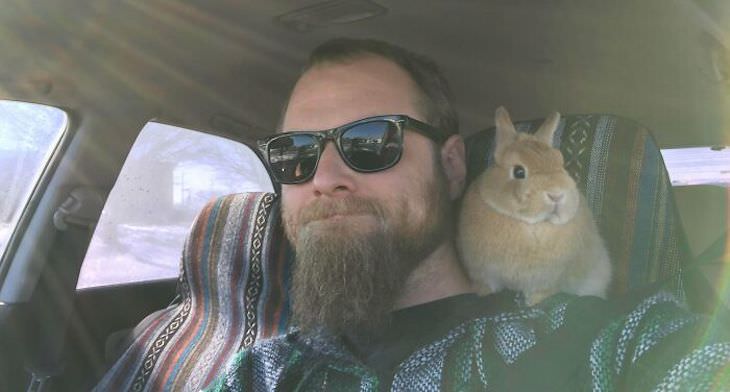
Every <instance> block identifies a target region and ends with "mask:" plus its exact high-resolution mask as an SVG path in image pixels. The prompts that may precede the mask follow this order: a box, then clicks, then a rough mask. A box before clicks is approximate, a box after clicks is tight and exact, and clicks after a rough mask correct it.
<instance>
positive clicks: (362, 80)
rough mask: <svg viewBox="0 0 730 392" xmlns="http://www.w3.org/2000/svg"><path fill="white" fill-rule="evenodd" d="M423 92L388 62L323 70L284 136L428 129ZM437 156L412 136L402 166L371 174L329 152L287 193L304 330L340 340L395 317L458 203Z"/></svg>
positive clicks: (305, 87) (293, 108)
mask: <svg viewBox="0 0 730 392" xmlns="http://www.w3.org/2000/svg"><path fill="white" fill-rule="evenodd" d="M416 91H417V90H416V87H415V85H414V84H413V82H412V81H411V79H410V78H409V76H408V75H407V74H406V73H405V71H403V70H402V69H400V68H399V67H398V66H397V65H395V64H393V63H392V62H390V61H388V60H386V59H383V58H380V57H375V56H367V57H362V58H358V59H355V60H352V61H351V62H348V63H344V64H324V65H320V66H316V67H314V68H312V69H310V70H309V71H307V72H306V73H305V74H304V75H303V76H302V78H301V79H300V80H299V82H298V83H297V85H296V87H295V88H294V91H293V92H292V96H291V98H290V101H289V105H288V108H287V111H286V114H285V117H284V121H283V129H284V130H287V131H291V130H322V129H328V128H334V127H336V126H339V125H343V124H346V123H349V122H352V121H355V120H359V119H362V118H365V117H370V116H376V115H383V114H406V115H409V116H411V117H413V118H416V119H419V120H422V121H425V118H424V116H423V114H422V113H421V112H420V111H419V110H418V109H417V106H416V97H417V95H416ZM438 157H439V153H438V148H435V147H434V144H433V142H432V141H431V140H429V139H427V138H426V137H425V136H422V135H420V134H418V133H416V132H413V131H406V132H405V135H404V149H403V154H402V157H401V160H400V162H398V164H396V165H395V166H394V167H392V168H390V169H387V170H384V171H381V172H376V173H368V174H363V173H358V172H355V171H353V170H352V169H350V168H349V167H348V166H347V165H346V164H345V162H344V161H343V160H342V158H341V157H340V156H339V154H338V152H337V150H336V148H335V146H334V145H333V144H332V143H328V145H327V146H326V147H325V149H324V151H323V152H322V157H321V158H320V161H319V165H318V168H317V171H316V173H315V175H314V177H313V178H312V179H311V180H310V181H308V182H306V183H303V184H298V185H283V186H282V208H283V219H284V225H285V229H286V233H287V236H288V238H289V239H290V241H291V242H292V244H293V245H294V248H295V251H296V254H297V263H296V267H295V272H294V279H293V289H292V297H293V302H294V317H295V319H296V321H297V322H298V324H299V325H300V327H302V328H303V329H305V330H307V329H309V330H312V329H316V328H318V327H325V328H327V329H329V330H330V331H332V332H335V333H340V332H344V331H346V330H348V329H349V328H352V327H365V328H373V327H377V326H378V325H379V324H381V323H382V321H383V320H385V319H386V318H387V314H388V313H389V312H390V311H391V310H392V306H393V303H394V301H395V299H396V298H397V296H398V294H399V293H400V291H399V290H400V289H401V288H402V287H403V285H404V283H405V280H406V279H407V277H408V275H409V274H410V272H411V271H412V270H413V269H414V268H415V267H416V266H417V264H418V262H419V261H420V260H422V259H423V258H424V257H426V256H427V255H428V254H430V253H431V252H432V251H433V250H434V249H435V248H436V247H438V246H439V245H440V244H441V243H443V241H444V240H445V230H447V228H448V227H449V225H448V223H447V221H448V217H447V216H448V215H449V214H450V211H449V210H450V200H449V193H448V188H447V185H446V180H445V178H444V174H443V173H442V171H441V169H440V163H439V162H438V159H439V158H438Z"/></svg>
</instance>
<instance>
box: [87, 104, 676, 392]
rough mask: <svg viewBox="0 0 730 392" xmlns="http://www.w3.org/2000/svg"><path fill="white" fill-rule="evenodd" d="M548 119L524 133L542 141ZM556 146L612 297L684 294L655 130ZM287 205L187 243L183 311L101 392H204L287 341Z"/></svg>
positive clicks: (144, 328) (475, 146)
mask: <svg viewBox="0 0 730 392" xmlns="http://www.w3.org/2000/svg"><path fill="white" fill-rule="evenodd" d="M541 122H542V120H534V121H524V122H518V123H517V124H516V127H517V129H518V130H519V131H522V132H532V131H534V130H535V129H537V127H538V126H539V125H540V124H541ZM493 135H494V130H493V129H488V130H485V131H481V132H477V133H476V134H474V135H472V136H471V137H469V138H468V140H467V143H466V144H467V146H468V147H467V149H468V150H467V161H468V162H467V163H468V178H469V179H472V178H474V177H475V176H476V175H477V174H478V173H479V172H481V171H482V170H484V168H485V167H486V166H487V165H488V164H489V162H490V161H491V153H492V144H493V143H492V140H493ZM554 144H555V145H556V146H558V147H559V148H560V149H561V151H562V152H563V154H564V155H565V164H566V168H567V170H568V172H569V173H570V174H571V175H572V176H573V177H574V179H575V180H576V182H577V184H578V186H579V188H580V189H581V190H582V191H583V192H584V193H585V195H586V197H587V200H588V202H589V204H590V206H591V209H592V210H593V213H594V215H595V218H596V220H597V223H598V226H599V229H600V231H601V233H602V235H603V236H604V239H605V242H606V245H607V248H608V250H609V253H610V255H611V258H612V261H613V263H614V271H615V274H614V279H613V283H612V286H611V295H620V294H623V293H625V292H627V291H628V290H630V289H632V288H637V287H640V286H643V285H646V284H647V283H650V282H664V283H665V286H666V287H667V288H669V289H670V290H673V291H674V292H675V293H676V294H678V295H679V296H682V295H683V290H682V280H681V278H680V272H681V268H682V261H683V260H685V259H687V258H688V255H689V252H688V247H687V244H686V240H685V238H684V234H683V231H682V227H681V224H680V220H679V218H678V214H677V212H676V209H675V206H674V201H673V199H672V192H671V187H670V182H669V178H668V176H667V172H666V169H665V167H664V164H663V161H662V157H661V154H660V152H659V149H658V148H657V146H656V144H655V142H654V140H653V138H652V137H651V135H650V134H649V132H648V131H647V129H646V128H644V127H642V126H640V125H638V124H636V123H635V122H633V121H631V120H628V119H625V118H621V117H617V116H613V115H602V114H589V115H569V116H564V118H563V119H562V120H561V123H560V126H559V128H558V130H557V131H556V133H555V139H554ZM279 220H280V214H279V209H278V202H277V196H276V195H275V194H269V193H248V194H236V195H229V196H223V197H220V198H218V199H217V200H213V201H211V202H210V203H209V204H208V205H206V206H205V208H204V209H203V210H202V211H201V213H200V215H199V216H198V217H197V219H196V221H195V223H194V225H193V227H192V230H191V232H190V235H189V237H188V239H187V241H186V245H185V249H184V252H183V257H182V264H181V269H182V270H181V273H180V280H179V288H178V290H179V297H180V300H179V301H178V302H177V303H176V304H175V305H173V306H171V307H169V308H167V309H165V310H162V311H159V312H156V313H154V314H152V315H150V316H149V317H148V318H147V319H145V320H143V322H142V323H141V324H140V325H141V327H140V328H137V331H136V332H135V333H134V336H133V339H131V341H132V343H131V345H130V346H129V347H128V348H127V349H126V350H125V351H124V353H123V354H122V355H121V357H120V358H119V359H118V360H117V362H116V364H115V365H114V366H113V367H112V368H111V370H110V371H109V372H108V373H107V374H106V375H105V376H104V378H103V379H102V381H101V382H100V383H99V384H98V386H97V390H99V391H115V390H122V391H128V390H131V391H160V390H174V391H196V390H200V389H202V388H204V387H205V386H206V385H208V384H209V383H210V382H211V381H212V380H213V379H214V378H215V376H216V374H217V373H219V372H220V371H221V370H222V369H223V367H224V366H225V363H226V361H227V360H228V359H229V358H230V357H231V356H232V355H233V354H234V353H235V352H237V351H238V350H241V349H245V348H246V347H249V346H251V345H252V344H253V343H254V342H255V341H256V340H258V339H262V338H266V337H269V336H274V335H277V334H281V333H284V332H285V331H286V329H287V326H288V322H289V301H288V294H287V293H288V284H289V279H288V277H289V271H290V267H291V263H292V252H291V249H290V248H289V245H288V244H287V241H286V240H285V238H284V235H283V232H282V229H281V224H280V222H279Z"/></svg>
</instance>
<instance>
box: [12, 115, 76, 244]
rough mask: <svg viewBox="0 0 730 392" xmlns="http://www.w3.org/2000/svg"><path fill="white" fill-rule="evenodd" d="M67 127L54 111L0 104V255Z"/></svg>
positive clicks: (66, 123)
mask: <svg viewBox="0 0 730 392" xmlns="http://www.w3.org/2000/svg"><path fill="white" fill-rule="evenodd" d="M67 126H68V115H67V114H66V112H64V111H63V110H61V109H58V108H56V107H52V106H46V105H39V104H34V103H27V102H18V101H0V255H2V254H3V253H4V252H5V248H6V247H7V244H8V240H9V239H10V236H11V234H12V233H13V231H14V230H15V228H16V226H17V224H18V221H19V220H20V216H21V215H22V213H23V210H24V209H25V206H26V205H27V203H28V201H29V200H30V197H31V195H32V193H33V189H34V188H35V186H36V184H37V183H38V180H39V179H40V178H41V175H42V174H43V170H44V169H45V168H46V165H47V164H48V163H49V161H50V158H51V156H52V155H53V151H54V150H55V149H56V147H57V146H58V143H59V141H60V140H61V137H62V136H63V134H64V132H65V131H66V128H67Z"/></svg>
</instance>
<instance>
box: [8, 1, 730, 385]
mask: <svg viewBox="0 0 730 392" xmlns="http://www.w3.org/2000/svg"><path fill="white" fill-rule="evenodd" d="M2 10H3V11H2V12H0V49H1V50H2V53H3V56H2V58H1V59H0V64H2V67H0V100H3V101H7V102H29V103H34V104H41V105H45V106H49V107H54V108H59V109H60V110H61V111H62V112H63V113H65V115H66V116H67V122H66V123H65V125H64V127H63V132H61V133H60V134H59V135H60V136H59V137H58V140H57V141H54V144H53V145H52V148H51V150H50V152H49V153H48V154H47V155H46V156H45V158H44V159H45V161H44V164H43V166H42V168H41V170H40V175H39V177H38V179H37V181H36V182H34V183H33V184H32V189H31V190H32V191H31V192H30V193H29V195H28V197H27V200H24V201H23V203H21V204H19V206H20V207H18V211H19V212H18V219H17V223H16V224H15V226H14V227H13V229H12V231H10V232H9V234H8V237H7V239H4V237H2V236H0V252H2V253H0V257H1V258H0V390H8V391H16V390H32V391H56V390H57V391H78V390H89V389H91V388H93V387H94V386H95V385H97V384H98V383H99V382H101V383H102V384H99V385H100V387H99V388H100V390H186V389H191V390H195V389H200V388H202V387H204V386H205V385H207V384H208V383H209V382H210V381H212V380H213V379H214V377H215V375H216V374H217V372H218V371H220V369H222V367H223V366H224V365H225V362H226V360H227V359H228V357H230V355H232V353H234V352H236V351H237V350H238V349H240V348H244V347H248V346H250V345H251V344H253V342H254V341H255V340H257V339H260V338H265V337H268V336H273V335H276V334H279V333H282V332H283V331H285V329H286V326H287V323H288V319H287V311H288V302H287V301H288V300H287V296H286V287H287V279H286V277H287V273H288V268H289V265H290V262H291V260H290V259H291V251H290V250H289V248H288V247H287V244H286V243H285V241H284V240H283V239H282V235H281V233H280V232H279V231H280V228H279V223H278V219H279V217H278V214H277V209H276V206H277V205H278V204H277V203H278V202H277V197H276V195H275V193H271V192H272V191H273V190H275V187H271V185H267V186H266V187H264V188H262V189H260V191H262V192H260V193H245V192H246V191H247V190H249V188H245V187H238V188H236V187H234V188H232V189H234V190H233V191H227V190H224V189H228V188H219V184H218V183H219V182H232V183H235V181H208V180H206V181H207V182H206V181H202V180H201V179H200V178H202V177H205V176H204V175H203V174H204V170H202V169H200V170H199V171H197V172H195V171H192V172H190V173H198V177H200V178H198V180H194V179H193V180H187V181H189V182H188V183H189V184H195V186H196V187H200V188H211V189H213V188H214V189H213V190H212V191H211V193H210V194H211V195H213V196H214V198H213V199H212V200H209V199H208V198H205V199H202V198H200V199H201V200H199V204H197V207H195V208H194V213H192V215H191V216H193V217H194V216H197V219H196V220H195V221H194V222H193V220H192V218H189V220H188V221H184V222H182V221H181V222H182V223H181V225H182V227H184V230H182V231H180V233H179V234H180V238H187V241H186V242H185V244H184V245H175V246H176V247H177V248H176V250H175V252H176V253H174V255H173V256H164V257H163V256H160V255H161V253H158V252H157V250H156V248H155V249H146V250H144V251H143V252H142V256H139V257H141V258H142V259H145V257H147V258H148V260H142V262H148V263H150V264H154V263H162V262H164V263H167V264H168V265H172V266H173V267H172V270H171V271H172V272H170V273H166V274H164V275H160V277H158V278H154V277H153V278H145V279H141V280H136V281H132V282H126V283H120V282H115V283H113V284H101V285H97V286H84V285H82V284H80V279H81V278H80V273H81V271H82V269H83V268H85V266H83V265H82V264H85V263H86V262H85V259H86V258H88V257H87V256H88V255H87V253H90V252H92V251H93V252H96V253H95V254H98V255H101V256H100V257H99V258H100V259H102V260H103V259H104V255H105V254H104V250H105V249H106V248H105V247H95V248H94V246H93V245H92V242H93V240H92V238H93V237H94V234H95V231H98V229H99V228H100V227H101V225H102V223H101V222H102V220H103V219H104V217H105V216H106V217H107V218H108V217H109V216H110V214H112V212H109V211H108V208H109V207H108V206H109V205H110V204H111V203H112V199H113V198H115V196H114V189H115V188H117V187H118V186H119V184H120V183H122V182H125V181H128V180H129V178H130V176H131V175H130V174H128V173H129V172H127V171H126V170H127V169H126V167H128V166H129V162H131V157H132V156H135V155H147V156H153V155H159V154H157V153H154V152H149V151H145V150H135V148H137V147H136V143H137V142H139V140H140V139H141V138H142V136H143V135H145V134H147V133H145V132H147V131H151V132H153V133H154V132H156V133H157V134H162V129H163V128H165V127H181V128H184V129H189V130H193V131H195V132H197V133H201V134H205V135H211V136H214V137H216V138H222V139H225V140H229V141H233V142H235V144H236V145H239V146H249V147H250V148H251V150H252V151H253V152H256V140H257V139H260V138H262V137H265V136H267V135H270V134H272V133H274V132H275V131H276V130H277V127H278V124H279V117H280V115H281V111H282V107H283V104H284V102H285V100H286V98H287V95H288V93H289V91H290V89H291V87H292V86H293V83H294V82H295V81H296V78H297V76H298V75H299V72H300V70H301V68H302V66H303V65H304V63H305V62H306V59H307V56H308V53H309V51H310V50H311V49H312V48H314V47H315V46H316V45H318V44H319V43H321V42H323V41H325V40H327V39H330V38H334V37H341V36H345V37H362V38H375V39H381V40H386V41H389V42H392V43H395V44H398V45H401V46H403V47H406V48H408V49H411V50H413V51H415V52H418V53H423V54H426V55H428V56H429V57H431V58H433V59H434V60H435V61H436V62H437V63H438V64H439V66H440V67H441V69H442V70H443V72H444V73H445V75H446V77H447V78H448V80H449V82H450V83H451V89H452V93H453V102H454V104H455V106H456V109H457V111H458V114H459V120H460V132H461V134H462V135H463V136H464V137H465V138H466V140H467V145H468V146H469V148H468V157H467V158H468V164H469V175H470V177H473V176H475V175H476V174H478V173H479V172H480V171H482V170H483V169H484V167H485V165H487V164H488V163H489V160H490V148H491V147H490V146H491V143H492V137H493V129H492V127H493V126H494V110H495V108H497V107H498V106H505V107H506V108H508V109H509V111H510V113H511V116H512V118H513V119H514V120H515V121H516V122H517V123H518V129H519V130H520V131H527V132H529V131H531V130H534V128H535V127H536V125H539V124H540V122H541V119H542V118H544V117H545V116H547V115H548V114H549V113H550V112H552V111H559V112H561V113H562V114H563V116H564V118H563V122H562V123H561V128H560V134H559V136H558V138H559V139H560V148H561V151H562V152H563V153H564V155H565V156H566V168H567V169H568V171H569V172H570V174H571V175H572V176H573V177H574V178H575V179H576V182H577V183H578V185H579V187H580V188H581V190H582V191H584V192H585V193H586V195H587V196H588V198H589V204H591V207H592V208H593V211H594V214H595V216H596V219H597V221H598V224H599V227H600V229H601V233H602V235H603V236H604V238H605V240H606V242H607V246H608V248H609V251H610V254H611V256H612V260H613V262H614V264H615V265H617V266H619V267H618V269H617V271H619V272H618V274H617V277H616V278H615V279H614V281H613V282H612V286H611V293H612V295H613V294H615V295H619V294H621V293H624V292H626V291H628V290H632V289H640V288H641V287H644V286H646V285H652V284H661V285H663V286H664V287H666V288H667V289H669V290H670V291H673V292H675V293H676V294H678V295H679V296H680V297H683V298H685V299H686V301H687V303H688V306H689V307H690V308H691V309H692V310H694V311H697V312H700V313H707V314H715V313H718V312H725V311H726V308H727V307H728V306H730V289H729V288H730V285H728V282H730V275H729V272H728V271H729V270H728V268H727V267H728V266H729V265H730V245H729V241H728V238H729V235H728V227H730V209H729V208H728V207H729V206H728V204H730V148H728V146H730V27H728V26H730V3H727V2H726V1H724V0H670V1H667V0H646V1H641V2H639V1H630V0H618V1H614V2H602V1H595V0H580V1H579V0H547V1H531V0H510V1H507V0H489V1H483V2H474V1H452V2H445V1H435V0H421V1H415V0H406V1H392V0H326V1H322V0H313V1H309V0H308V1H291V0H282V1H276V2H264V1H257V2H232V1H220V2H206V1H200V0H185V1H169V0H151V1H139V0H124V1H114V0H97V1H93V2H92V1H82V0H69V1H65V2H46V1H41V0H30V1H28V0H2ZM3 113H4V112H3ZM5 120H6V119H5V118H0V126H2V127H1V128H0V179H3V181H4V182H6V183H12V182H13V181H15V177H12V178H11V177H8V178H10V180H6V179H5V178H6V177H2V172H6V169H7V171H9V170H10V169H12V166H13V165H14V163H12V162H13V161H10V160H8V161H6V160H3V159H5V158H4V157H3V155H4V154H6V155H9V156H10V155H11V152H9V151H11V150H8V149H7V148H6V147H5V146H4V145H3V143H4V140H6V139H3V132H9V131H7V128H6V127H5V125H2V124H4V122H5ZM150 124H153V125H154V124H157V125H155V127H151V126H150ZM160 124H161V125H160ZM165 129H166V128H165ZM143 130H144V131H143ZM8 134H10V133H8ZM181 135H182V134H181ZM185 135H188V134H185ZM189 135H190V136H174V137H173V136H171V137H169V138H168V139H165V140H166V141H165V142H164V143H167V144H168V145H175V143H174V142H175V141H176V140H178V139H183V138H188V137H189V138H191V139H190V140H192V138H193V137H194V136H193V133H189ZM13 137H15V136H13ZM54 140H55V139H54ZM196 140H197V139H196ZM195 143H196V144H200V143H198V142H195ZM201 145H202V144H201ZM133 146H135V147H133ZM136 151H139V152H136ZM150 151H151V150H150ZM195 151H196V152H195V154H197V155H201V156H206V159H208V158H210V159H213V158H212V157H216V156H219V155H223V154H222V153H219V151H223V150H215V151H213V152H210V151H207V152H206V151H203V150H202V147H201V148H199V149H198V150H195ZM211 151H212V150H211ZM226 151H228V150H226ZM231 151H233V150H231ZM680 152H682V153H686V154H687V155H678V154H679V153H680ZM675 153H676V154H677V155H673V154H675ZM236 154H238V153H231V154H230V155H236ZM692 154H694V155H692ZM251 156H252V157H254V158H252V159H257V158H255V156H254V155H251ZM9 159H12V157H11V158H9ZM166 159H167V161H166V162H172V165H174V164H175V162H174V160H175V159H176V158H170V157H168V158H166ZM225 162H227V161H224V164H225ZM259 166H261V165H259ZM173 167H177V166H173ZM228 167H229V168H228V171H231V172H236V171H242V170H244V169H241V167H243V166H237V165H235V164H230V163H229V166H228ZM246 167H248V166H246ZM145 168H146V167H145V166H144V165H142V170H143V171H144V170H145ZM170 170H171V172H172V171H174V170H172V169H170ZM245 170H248V169H245ZM257 170H258V169H257ZM251 171H254V170H253V169H251ZM233 174H236V173H233ZM23 175H24V174H22V173H21V174H19V175H18V176H21V177H22V176H23ZM193 176H194V174H193ZM16 177H17V176H16ZM178 177H180V176H179V175H177V174H176V175H175V176H172V175H171V178H170V179H169V181H167V180H166V182H161V183H159V184H158V185H159V187H160V189H152V190H151V191H150V192H148V193H146V194H145V196H144V197H142V198H140V200H139V201H136V202H135V203H133V204H130V205H132V209H133V210H135V212H134V213H128V214H126V215H127V216H126V218H129V221H128V222H124V225H123V226H122V228H121V229H118V230H132V229H136V230H147V231H149V232H150V235H151V236H155V237H157V243H165V242H168V241H167V237H166V234H164V233H162V232H161V231H160V230H159V227H162V225H165V227H167V226H169V225H170V223H169V222H163V223H161V224H159V225H156V226H152V227H149V228H146V229H144V228H140V226H141V223H140V222H141V221H140V220H139V219H137V216H138V215H139V216H149V215H155V209H154V208H146V207H145V200H146V199H145V198H148V199H149V200H152V199H154V198H169V199H171V200H173V199H174V200H177V199H178V198H183V199H185V198H186V197H187V196H185V195H184V194H178V193H176V192H177V191H174V190H165V189H162V188H163V187H164V186H167V185H169V186H170V187H171V188H172V187H173V185H174V184H178V182H179V181H182V180H181V179H180V178H178ZM206 178H207V177H206ZM216 178H218V177H216ZM226 178H227V177H226ZM196 181H197V182H196ZM168 182H169V184H168ZM2 186H3V185H2V184H0V195H3V197H9V196H7V194H6V193H2V192H7V191H5V190H4V189H2ZM11 189H12V188H11ZM175 189H177V188H175ZM251 189H253V188H251ZM168 193H169V194H168ZM228 193H237V194H238V195H236V196H226V194H228ZM206 195H207V194H206ZM117 200H121V202H123V201H124V198H123V197H117ZM196 200H197V199H196ZM0 203H2V200H0ZM245 206H249V207H246V208H244V207H245ZM191 208H192V207H191ZM198 211H200V212H199V214H198ZM2 212H3V210H2V206H0V220H1V219H3V215H2ZM257 214H258V215H257ZM118 215H119V214H118ZM124 215H125V214H121V216H115V219H124V218H125V216H124ZM259 218H260V219H259ZM257 219H259V220H257ZM205 222H223V223H227V222H239V223H240V222H249V223H250V224H240V225H239V226H236V227H234V228H231V229H230V230H232V231H231V232H226V231H225V230H222V229H221V230H220V231H218V230H210V227H213V226H208V225H206V224H205ZM176 223H177V222H176ZM223 223H221V225H223ZM254 223H255V224H254ZM216 227H217V226H216ZM0 228H2V227H0ZM188 228H190V229H189V230H188ZM255 229H256V230H255ZM176 230H180V229H176ZM227 230H228V229H227ZM165 233H166V232H165ZM0 234H1V232H0ZM231 235H239V236H240V237H241V238H244V240H242V244H243V245H241V246H240V247H238V248H234V249H230V248H222V249H223V250H222V251H221V254H220V255H217V256H216V257H217V259H213V258H212V257H209V256H207V255H206V254H204V253H202V252H203V251H202V250H201V249H203V248H205V249H208V248H207V246H208V245H210V246H212V247H220V246H221V245H220V244H221V243H224V242H225V241H222V239H223V238H224V237H226V236H231ZM120 236H121V235H120ZM196 239H200V240H198V241H196ZM2 241H5V244H4V248H2V247H1V246H3V243H2ZM201 241H202V242H201ZM203 245H205V246H203ZM92 248H93V249H92ZM118 258H120V257H116V256H115V257H111V256H110V257H109V260H110V263H109V264H103V265H102V266H101V267H99V268H100V269H102V270H109V271H116V270H124V269H128V268H129V267H123V266H118V265H115V264H113V263H111V260H112V259H114V260H116V259H118ZM122 258H123V257H122ZM160 258H167V259H165V260H160ZM241 260H243V262H242V261H241ZM209 268H214V269H216V270H220V271H233V272H226V273H221V274H218V275H217V277H216V278H215V279H213V280H211V281H207V282H206V281H203V280H201V279H200V278H196V277H199V276H203V275H201V272H200V271H208V269H209ZM178 272H179V273H178ZM205 273H207V272H205ZM232 276H236V277H239V279H238V280H236V281H235V282H232V281H231V277H232ZM196 282H197V283H196ZM200 282H203V283H200ZM82 286H83V287H82ZM211 288H215V289H214V290H212V289H211ZM196 290H197V291H196ZM211 290H212V291H211ZM223 291H226V292H227V293H228V294H227V295H228V297H225V298H239V300H237V301H235V303H232V304H227V303H226V304H222V302H221V301H223V300H221V299H220V298H224V297H216V296H215V295H213V294H210V293H211V292H216V293H217V292H223ZM197 300H200V301H202V302H196V301H197ZM205 304H212V305H210V306H209V305H205ZM196 306H198V307H200V309H205V311H202V310H200V311H198V310H196V309H198V308H197V307H196ZM196 312H197V313H196ZM189 315H192V316H190V317H188V316H189ZM192 320H206V321H205V322H206V323H208V324H205V325H204V324H203V323H202V322H200V323H197V324H196V323H194V322H193V321H192ZM216 325H225V328H224V327H220V328H223V329H220V328H219V329H216ZM212 330H216V331H217V332H215V333H217V334H218V335H212V332H211V334H209V333H207V332H206V331H212ZM221 331H222V332H221ZM196 336H205V337H206V338H205V339H202V340H201V339H198V338H196ZM158 345H159V346H158ZM155 347H158V348H159V349H155ZM163 348H164V349H163ZM175 353H177V354H175ZM183 354H184V355H183ZM181 369H182V370H181Z"/></svg>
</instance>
